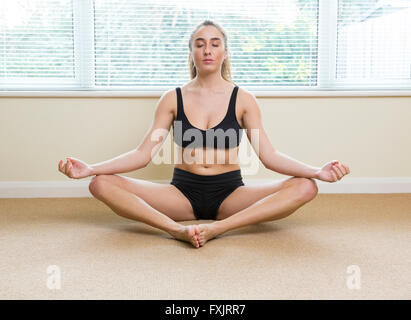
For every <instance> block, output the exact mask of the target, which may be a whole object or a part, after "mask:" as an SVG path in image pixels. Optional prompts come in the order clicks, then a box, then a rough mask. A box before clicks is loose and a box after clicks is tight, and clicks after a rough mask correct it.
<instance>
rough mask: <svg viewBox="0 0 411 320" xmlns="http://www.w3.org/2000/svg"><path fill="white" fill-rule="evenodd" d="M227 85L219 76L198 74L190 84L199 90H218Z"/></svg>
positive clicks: (215, 74)
mask: <svg viewBox="0 0 411 320" xmlns="http://www.w3.org/2000/svg"><path fill="white" fill-rule="evenodd" d="M227 83H229V82H228V81H227V80H225V79H224V78H223V77H222V76H221V74H217V73H210V74H205V75H203V74H198V73H197V75H196V77H195V78H194V79H193V80H192V84H193V86H194V87H197V88H200V89H218V88H221V87H223V86H225V85H227Z"/></svg>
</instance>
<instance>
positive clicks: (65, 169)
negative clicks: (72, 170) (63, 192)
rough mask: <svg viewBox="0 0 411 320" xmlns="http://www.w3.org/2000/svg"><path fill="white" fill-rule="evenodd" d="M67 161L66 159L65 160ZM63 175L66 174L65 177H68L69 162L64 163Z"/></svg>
mask: <svg viewBox="0 0 411 320" xmlns="http://www.w3.org/2000/svg"><path fill="white" fill-rule="evenodd" d="M66 160H67V159H66ZM64 173H65V174H66V175H68V173H69V162H68V160H67V162H66V163H65V165H64Z"/></svg>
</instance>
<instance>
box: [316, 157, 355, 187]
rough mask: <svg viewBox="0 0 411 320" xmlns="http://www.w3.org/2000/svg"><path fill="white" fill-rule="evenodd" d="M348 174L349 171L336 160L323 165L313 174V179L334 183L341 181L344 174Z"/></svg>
mask: <svg viewBox="0 0 411 320" xmlns="http://www.w3.org/2000/svg"><path fill="white" fill-rule="evenodd" d="M349 173H350V169H349V168H348V166H347V165H345V164H343V163H340V162H339V161H338V160H334V161H331V162H329V163H327V164H326V165H324V166H323V167H322V168H321V169H320V170H318V171H317V172H316V173H315V177H314V178H315V179H318V180H322V181H326V182H336V181H338V180H341V179H342V177H344V176H345V175H346V174H349Z"/></svg>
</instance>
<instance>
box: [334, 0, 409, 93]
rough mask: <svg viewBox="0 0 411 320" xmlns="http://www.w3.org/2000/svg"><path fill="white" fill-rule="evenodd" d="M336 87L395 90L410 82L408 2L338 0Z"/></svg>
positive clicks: (399, 0)
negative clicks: (393, 88)
mask: <svg viewBox="0 0 411 320" xmlns="http://www.w3.org/2000/svg"><path fill="white" fill-rule="evenodd" d="M337 41H338V42H337V57H336V60H337V68H336V78H335V83H336V85H339V86H348V85H351V86H353V85H354V86H356V87H363V86H374V87H377V86H378V87H395V86H402V85H408V87H410V78H411V1H409V0H406V1H404V0H395V1H392V0H382V1H381V0H361V1H360V0H340V1H339V4H338V33H337Z"/></svg>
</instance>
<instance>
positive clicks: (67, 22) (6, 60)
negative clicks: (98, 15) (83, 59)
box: [0, 0, 75, 89]
mask: <svg viewBox="0 0 411 320" xmlns="http://www.w3.org/2000/svg"><path fill="white" fill-rule="evenodd" d="M74 77H75V74H74V37H73V9H72V2H71V1H69V0H61V1H52V0H49V1H47V0H44V1H31V0H30V1H29V0H26V1H21V0H19V1H12V0H6V1H0V85H1V86H2V87H6V88H7V87H10V89H12V88H14V87H16V88H22V87H30V86H37V87H40V88H49V87H50V86H56V85H58V84H60V85H64V84H65V85H67V84H71V85H74V81H73V80H74Z"/></svg>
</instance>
